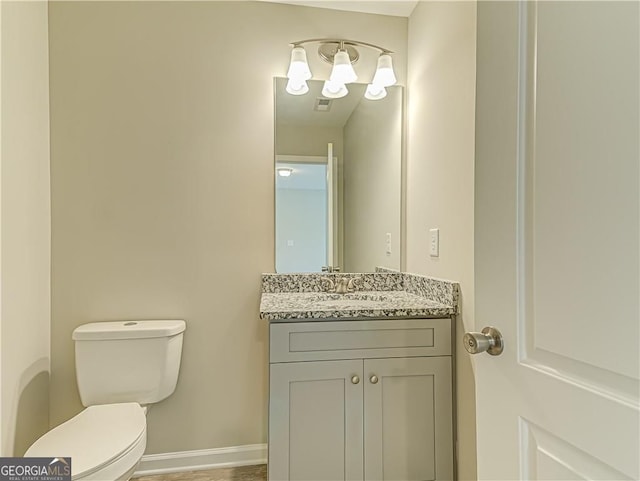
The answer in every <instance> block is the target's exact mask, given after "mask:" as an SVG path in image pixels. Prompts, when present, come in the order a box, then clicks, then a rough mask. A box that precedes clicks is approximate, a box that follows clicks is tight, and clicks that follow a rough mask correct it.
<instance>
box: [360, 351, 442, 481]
mask: <svg viewBox="0 0 640 481" xmlns="http://www.w3.org/2000/svg"><path fill="white" fill-rule="evenodd" d="M373 376H375V377H376V378H377V379H376V378H373V379H372V377H373ZM372 381H373V382H372ZM364 402H365V404H364V416H365V421H364V425H365V431H364V432H365V436H364V439H365V441H364V449H365V458H364V459H365V468H364V469H365V479H366V480H367V481H378V480H385V481H392V480H395V481H427V480H450V479H453V433H452V407H451V406H452V404H451V402H452V398H451V358H450V357H448V356H447V357H414V358H400V359H366V360H365V361H364Z"/></svg>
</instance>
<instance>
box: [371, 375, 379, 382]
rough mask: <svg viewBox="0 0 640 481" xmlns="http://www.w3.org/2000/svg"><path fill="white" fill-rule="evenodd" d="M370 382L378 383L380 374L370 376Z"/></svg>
mask: <svg viewBox="0 0 640 481" xmlns="http://www.w3.org/2000/svg"><path fill="white" fill-rule="evenodd" d="M369 382H370V383H371V384H378V376H376V375H375V374H374V375H373V376H371V377H370V378H369Z"/></svg>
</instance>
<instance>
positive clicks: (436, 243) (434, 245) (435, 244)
mask: <svg viewBox="0 0 640 481" xmlns="http://www.w3.org/2000/svg"><path fill="white" fill-rule="evenodd" d="M429 236H430V239H429V255H430V256H431V257H438V256H439V255H440V229H429Z"/></svg>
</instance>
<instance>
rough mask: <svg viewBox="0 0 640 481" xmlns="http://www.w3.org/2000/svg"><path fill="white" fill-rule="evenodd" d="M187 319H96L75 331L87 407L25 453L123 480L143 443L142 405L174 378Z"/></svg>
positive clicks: (157, 397) (92, 476)
mask: <svg viewBox="0 0 640 481" xmlns="http://www.w3.org/2000/svg"><path fill="white" fill-rule="evenodd" d="M185 327H186V325H185V322H184V321H180V320H175V321H128V322H94V323H91V324H84V325H82V326H80V327H78V328H77V329H76V330H75V331H73V340H74V341H75V346H76V375H77V380H78V390H79V391H80V399H81V400H82V404H83V405H84V406H86V409H85V410H84V411H82V412H81V413H80V414H78V415H76V416H74V417H73V418H71V419H69V420H68V421H66V422H64V423H63V424H61V425H59V426H58V427H56V428H54V429H52V430H51V431H49V432H48V433H46V434H45V435H44V436H42V437H41V438H40V439H38V440H37V441H36V442H35V443H33V445H32V446H31V447H30V448H29V449H28V450H27V452H26V453H25V456H28V457H71V475H72V479H73V480H86V481H120V480H128V479H129V478H131V475H132V474H133V472H134V471H135V470H136V468H137V466H138V464H139V463H140V458H142V454H143V453H144V450H145V447H146V443H147V420H146V412H147V405H149V404H152V403H157V402H160V401H162V400H163V399H165V398H167V397H168V396H170V395H171V394H172V393H173V391H174V390H175V388H176V383H177V382H178V372H179V370H180V357H181V354H182V338H183V333H184V330H185Z"/></svg>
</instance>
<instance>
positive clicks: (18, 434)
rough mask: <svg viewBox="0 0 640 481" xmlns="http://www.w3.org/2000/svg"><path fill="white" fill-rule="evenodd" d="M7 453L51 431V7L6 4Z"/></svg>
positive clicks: (0, 400) (2, 399) (0, 187)
mask: <svg viewBox="0 0 640 481" xmlns="http://www.w3.org/2000/svg"><path fill="white" fill-rule="evenodd" d="M0 14H1V25H2V27H1V36H2V40H1V45H2V47H1V50H2V83H1V85H2V87H1V88H2V94H1V97H0V98H1V112H2V119H1V130H2V147H1V156H0V159H1V163H0V166H1V169H0V179H1V183H0V192H1V200H0V206H1V209H0V219H1V220H2V227H1V236H0V245H1V254H0V259H1V264H0V265H1V269H0V285H1V290H0V296H1V297H0V300H1V302H0V306H1V307H0V322H1V325H0V327H1V329H0V340H1V341H0V342H1V347H0V352H1V356H0V360H1V366H2V368H1V372H0V377H1V379H2V383H1V386H2V387H1V391H2V392H1V395H0V405H1V406H2V407H1V411H2V412H1V420H2V421H1V422H2V425H1V426H2V429H1V440H0V445H1V449H0V455H2V456H12V455H22V454H24V452H25V450H26V449H27V447H29V445H30V444H31V443H33V441H35V440H36V439H37V437H39V436H40V435H41V434H43V433H44V432H45V431H46V430H47V428H48V412H49V408H48V401H49V395H48V390H49V325H50V267H51V258H50V235H51V230H50V200H49V193H50V191H49V74H48V63H49V60H48V42H47V34H48V33H47V3H46V2H6V1H3V2H1V3H0Z"/></svg>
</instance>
